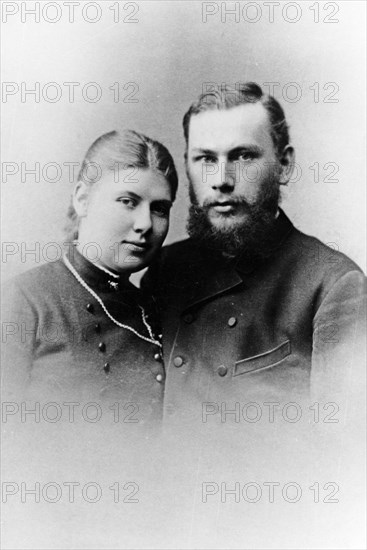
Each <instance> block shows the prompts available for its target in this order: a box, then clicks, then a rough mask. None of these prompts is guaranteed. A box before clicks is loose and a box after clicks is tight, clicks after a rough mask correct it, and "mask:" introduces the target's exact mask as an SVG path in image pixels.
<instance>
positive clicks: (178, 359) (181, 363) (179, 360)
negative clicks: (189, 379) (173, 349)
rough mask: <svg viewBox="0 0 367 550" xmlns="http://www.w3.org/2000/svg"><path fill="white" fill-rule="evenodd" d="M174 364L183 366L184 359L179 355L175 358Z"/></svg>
mask: <svg viewBox="0 0 367 550" xmlns="http://www.w3.org/2000/svg"><path fill="white" fill-rule="evenodd" d="M173 364H174V365H175V367H182V365H183V364H184V360H183V359H182V357H180V356H179V355H178V356H177V357H175V358H174V360H173Z"/></svg>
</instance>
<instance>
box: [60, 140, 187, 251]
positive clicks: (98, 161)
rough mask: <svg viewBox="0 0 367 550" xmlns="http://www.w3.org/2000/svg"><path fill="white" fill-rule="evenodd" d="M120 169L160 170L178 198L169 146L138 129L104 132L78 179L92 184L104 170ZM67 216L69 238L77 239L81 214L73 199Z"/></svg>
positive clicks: (95, 144) (85, 158) (174, 195)
mask: <svg viewBox="0 0 367 550" xmlns="http://www.w3.org/2000/svg"><path fill="white" fill-rule="evenodd" d="M119 168H124V169H127V168H150V169H152V170H156V171H157V172H159V173H161V174H162V175H163V176H164V177H165V178H166V180H167V182H168V184H169V186H170V189H171V194H172V200H173V201H174V200H175V198H176V192H177V187H178V176H177V172H176V168H175V164H174V161H173V158H172V156H171V154H170V153H169V151H168V149H167V148H166V147H165V146H164V145H162V144H161V143H160V142H159V141H155V140H153V139H151V138H149V137H147V136H145V135H143V134H140V133H138V132H135V131H134V130H123V131H121V132H117V131H112V132H109V133H107V134H103V135H102V136H100V137H99V138H98V139H96V141H95V142H94V143H92V145H91V146H90V147H89V149H88V151H87V153H86V155H85V157H84V160H83V163H82V166H81V169H80V171H79V175H78V181H83V182H84V183H85V184H87V185H88V186H90V187H92V186H93V185H94V184H95V183H97V182H98V181H99V180H100V179H101V177H102V175H103V172H104V171H106V170H108V171H111V172H112V171H113V172H115V171H116V170H118V169H119ZM67 218H68V220H67V224H66V227H65V230H66V236H67V240H68V241H73V240H75V239H77V238H78V227H79V217H78V215H77V213H76V211H75V209H74V206H73V204H72V202H71V204H70V206H69V208H68V212H67Z"/></svg>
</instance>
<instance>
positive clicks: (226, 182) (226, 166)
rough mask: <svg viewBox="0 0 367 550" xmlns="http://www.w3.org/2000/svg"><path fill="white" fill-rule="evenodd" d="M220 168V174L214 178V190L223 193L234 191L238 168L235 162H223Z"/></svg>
mask: <svg viewBox="0 0 367 550" xmlns="http://www.w3.org/2000/svg"><path fill="white" fill-rule="evenodd" d="M218 168H219V174H218V175H217V177H216V178H213V181H212V189H215V190H220V191H223V192H229V191H233V189H234V187H235V185H236V178H237V172H236V166H235V165H234V163H233V162H229V161H228V160H223V161H221V162H220V163H219V165H218Z"/></svg>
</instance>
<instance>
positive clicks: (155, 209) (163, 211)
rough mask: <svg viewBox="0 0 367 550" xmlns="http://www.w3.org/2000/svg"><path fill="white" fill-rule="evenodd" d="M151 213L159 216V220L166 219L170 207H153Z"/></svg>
mask: <svg viewBox="0 0 367 550" xmlns="http://www.w3.org/2000/svg"><path fill="white" fill-rule="evenodd" d="M152 212H154V213H155V214H157V215H158V216H160V217H161V218H168V216H169V212H170V207H169V206H153V207H152Z"/></svg>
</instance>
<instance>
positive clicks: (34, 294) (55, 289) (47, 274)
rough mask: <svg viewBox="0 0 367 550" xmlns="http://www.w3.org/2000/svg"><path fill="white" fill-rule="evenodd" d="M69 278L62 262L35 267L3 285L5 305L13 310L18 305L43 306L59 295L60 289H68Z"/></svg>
mask: <svg viewBox="0 0 367 550" xmlns="http://www.w3.org/2000/svg"><path fill="white" fill-rule="evenodd" d="M68 278H69V277H68V272H67V270H66V268H65V266H64V263H63V262H62V260H57V261H55V262H49V263H46V264H43V265H41V266H37V267H34V268H32V269H29V270H28V271H25V272H24V273H20V274H19V275H16V276H15V277H13V278H11V279H9V280H7V281H5V282H4V283H3V285H2V289H1V290H2V301H3V304H9V307H10V308H11V309H13V308H14V307H16V305H17V304H18V305H19V304H24V305H25V304H26V303H28V304H34V305H36V304H41V303H43V302H44V301H45V300H49V298H50V296H52V295H54V296H56V295H59V294H60V287H65V289H67V287H68V286H69V285H70V282H69V281H68ZM68 283H69V284H68ZM4 307H5V306H4Z"/></svg>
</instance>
